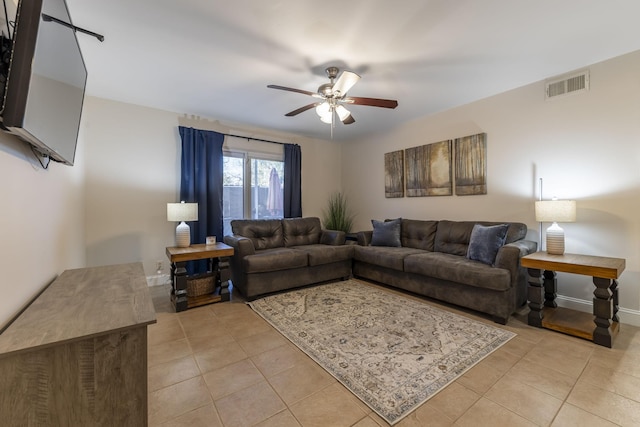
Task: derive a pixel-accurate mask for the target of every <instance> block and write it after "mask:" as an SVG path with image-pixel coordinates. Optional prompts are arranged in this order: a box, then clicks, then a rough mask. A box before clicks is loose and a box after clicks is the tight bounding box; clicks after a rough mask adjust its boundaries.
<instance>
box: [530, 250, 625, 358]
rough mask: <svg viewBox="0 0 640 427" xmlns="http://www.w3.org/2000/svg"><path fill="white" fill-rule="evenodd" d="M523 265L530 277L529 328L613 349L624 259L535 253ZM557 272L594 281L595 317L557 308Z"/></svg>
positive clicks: (617, 323) (617, 326)
mask: <svg viewBox="0 0 640 427" xmlns="http://www.w3.org/2000/svg"><path fill="white" fill-rule="evenodd" d="M521 265H522V266H523V267H526V268H527V271H528V273H529V289H528V300H529V309H530V311H529V317H528V323H529V325H531V326H537V327H542V328H547V329H553V330H556V331H559V332H563V333H566V334H569V335H574V336H577V337H581V338H585V339H588V340H590V341H593V342H594V343H596V344H599V345H603V346H605V347H609V348H611V346H612V345H613V339H614V337H615V335H616V334H617V333H618V329H619V325H620V324H619V319H618V282H617V279H618V278H619V277H620V274H622V272H623V271H624V268H625V260H624V259H622V258H607V257H598V256H590V255H578V254H563V255H552V254H548V253H546V252H536V253H533V254H530V255H527V256H524V257H522V260H521ZM558 271H560V272H563V273H572V274H582V275H585V276H592V277H593V284H594V285H595V287H596V289H595V291H594V292H593V295H594V298H593V314H589V313H584V312H580V311H576V310H571V309H568V308H562V307H558V306H557V304H556V302H555V299H556V295H557V281H556V272H558ZM594 317H595V319H594ZM594 323H595V327H594Z"/></svg>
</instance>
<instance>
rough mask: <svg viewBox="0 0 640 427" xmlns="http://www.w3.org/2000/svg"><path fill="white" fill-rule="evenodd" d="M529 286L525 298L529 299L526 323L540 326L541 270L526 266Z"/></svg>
mask: <svg viewBox="0 0 640 427" xmlns="http://www.w3.org/2000/svg"><path fill="white" fill-rule="evenodd" d="M527 272H528V274H529V287H528V289H527V299H528V300H529V317H528V323H529V325H531V326H537V327H539V328H540V327H542V317H543V314H542V307H543V303H542V297H543V281H542V277H541V276H542V270H539V269H537V268H528V269H527Z"/></svg>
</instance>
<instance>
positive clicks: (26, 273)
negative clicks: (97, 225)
mask: <svg viewBox="0 0 640 427" xmlns="http://www.w3.org/2000/svg"><path fill="white" fill-rule="evenodd" d="M79 140H80V142H79V144H78V150H77V152H76V157H75V165H74V166H65V165H62V164H58V163H55V162H51V164H50V165H49V168H48V169H47V170H44V169H43V168H42V167H41V166H40V164H39V163H38V160H37V159H36V157H35V156H34V155H33V153H32V152H31V150H30V149H29V145H27V144H26V143H24V142H22V141H20V140H18V139H17V138H16V137H14V136H13V135H9V134H6V133H4V132H0V182H2V185H0V200H1V202H0V203H1V207H0V211H1V212H2V216H1V221H0V272H2V275H1V276H0V295H2V298H0V329H2V328H3V327H4V326H5V325H6V324H7V323H8V322H9V321H10V320H11V319H12V318H13V317H14V316H15V315H16V314H18V313H19V312H20V310H22V308H24V306H25V305H27V304H28V303H29V302H30V301H31V299H32V298H33V297H34V296H35V295H37V294H38V292H40V291H41V290H42V289H43V288H44V287H45V286H46V285H48V284H49V283H50V282H51V281H53V279H55V278H56V277H57V276H58V275H59V274H60V273H62V272H63V271H64V270H67V269H70V268H80V267H84V263H85V256H84V255H85V251H84V199H83V185H84V184H83V180H84V160H83V151H84V150H83V146H82V145H83V144H82V142H81V141H82V132H81V135H80V138H79Z"/></svg>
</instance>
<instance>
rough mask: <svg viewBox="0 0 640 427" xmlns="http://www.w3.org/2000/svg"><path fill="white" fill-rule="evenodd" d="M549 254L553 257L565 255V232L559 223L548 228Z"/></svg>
mask: <svg viewBox="0 0 640 427" xmlns="http://www.w3.org/2000/svg"><path fill="white" fill-rule="evenodd" d="M547 253H548V254H552V255H562V254H563V253H564V230H563V229H562V228H560V226H559V225H558V223H557V222H554V223H553V224H551V226H550V227H549V228H547Z"/></svg>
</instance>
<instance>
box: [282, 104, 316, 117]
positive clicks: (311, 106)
mask: <svg viewBox="0 0 640 427" xmlns="http://www.w3.org/2000/svg"><path fill="white" fill-rule="evenodd" d="M320 104H322V102H314V103H313V104H308V105H305V106H304V107H300V108H298V109H297V110H293V111H291V112H289V113H287V114H285V116H287V117H293V116H297V115H298V114H300V113H304V112H305V111H307V110H310V109H312V108H314V107H317V106H318V105H320Z"/></svg>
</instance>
